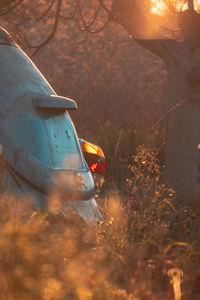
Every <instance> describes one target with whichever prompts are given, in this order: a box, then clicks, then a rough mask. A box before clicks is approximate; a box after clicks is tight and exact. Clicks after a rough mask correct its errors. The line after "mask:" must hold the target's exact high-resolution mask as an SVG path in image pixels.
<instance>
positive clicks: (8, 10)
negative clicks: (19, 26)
mask: <svg viewBox="0 0 200 300" xmlns="http://www.w3.org/2000/svg"><path fill="white" fill-rule="evenodd" d="M23 1H24V0H19V1H18V2H17V3H15V4H14V5H10V6H9V7H8V8H7V9H6V11H4V12H2V13H1V12H0V16H4V15H6V14H8V13H10V12H11V11H12V10H13V9H15V8H16V7H17V6H18V5H20V4H21V3H22V2H23Z"/></svg>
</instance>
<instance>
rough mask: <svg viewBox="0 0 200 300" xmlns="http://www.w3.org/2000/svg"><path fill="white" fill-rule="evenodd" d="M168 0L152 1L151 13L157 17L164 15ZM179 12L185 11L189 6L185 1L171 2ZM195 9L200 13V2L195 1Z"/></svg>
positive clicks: (199, 0) (198, 0)
mask: <svg viewBox="0 0 200 300" xmlns="http://www.w3.org/2000/svg"><path fill="white" fill-rule="evenodd" d="M166 2H167V1H166V0H151V13H152V14H155V15H160V16H162V15H164V14H165V13H166V12H167V10H168V7H167V4H166ZM171 3H172V4H173V6H174V7H175V8H176V10H177V11H183V10H186V9H187V8H188V5H187V3H186V2H185V1H183V0H177V1H171ZM194 8H195V10H196V11H200V0H194Z"/></svg>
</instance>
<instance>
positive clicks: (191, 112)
mask: <svg viewBox="0 0 200 300" xmlns="http://www.w3.org/2000/svg"><path fill="white" fill-rule="evenodd" d="M167 138H168V142H167V145H166V156H165V169H164V182H165V183H167V184H168V185H169V186H170V187H172V188H173V189H174V190H175V191H176V193H177V198H178V200H179V201H180V202H181V203H182V204H190V205H191V203H193V204H194V203H196V202H197V196H198V168H199V149H198V144H200V104H196V103H193V102H189V101H187V102H184V103H183V104H182V105H181V106H180V107H178V108H177V109H175V110H174V111H172V112H171V114H170V117H169V123H168V134H167Z"/></svg>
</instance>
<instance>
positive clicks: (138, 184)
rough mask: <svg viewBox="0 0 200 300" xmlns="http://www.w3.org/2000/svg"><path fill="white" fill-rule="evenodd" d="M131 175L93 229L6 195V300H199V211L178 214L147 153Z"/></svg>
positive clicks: (2, 295) (141, 152)
mask: <svg viewBox="0 0 200 300" xmlns="http://www.w3.org/2000/svg"><path fill="white" fill-rule="evenodd" d="M129 172H130V173H129V176H128V178H126V180H125V183H124V186H123V188H122V192H121V193H115V192H113V191H112V189H111V190H110V191H109V190H108V189H107V192H105V197H104V200H101V201H100V205H101V209H102V214H103V216H104V221H103V222H100V223H98V224H97V225H95V226H90V225H87V224H86V223H85V222H84V221H83V220H82V218H81V217H79V216H77V215H75V214H74V213H73V211H71V214H70V216H69V217H68V218H65V217H64V216H63V215H62V214H60V213H58V212H54V211H52V210H50V211H49V212H41V211H40V212H33V211H31V210H29V208H27V207H24V206H23V204H22V203H23V199H20V198H16V197H14V196H13V195H12V194H10V193H9V192H6V193H4V194H2V195H1V199H0V207H1V219H0V299H1V300H4V299H6V300H18V299H19V300H32V299H34V300H64V299H65V300H66V299H67V300H68V299H69V300H71V299H72V300H73V299H75V300H107V299H109V300H125V299H127V300H144V299H151V300H153V299H155V300H161V299H162V300H165V299H168V300H169V299H175V300H180V299H200V235H199V233H200V214H199V211H197V210H194V209H192V208H187V207H181V208H180V207H176V206H175V204H174V199H175V194H174V192H173V191H172V190H170V189H167V188H166V187H165V186H163V185H162V184H160V175H161V171H160V167H159V164H158V161H157V157H156V153H154V152H152V151H151V150H150V149H149V148H148V147H144V146H140V147H138V148H137V151H136V154H135V155H134V157H133V162H132V164H130V165H129ZM51 201H53V200H52V197H51ZM49 204H50V205H51V203H49Z"/></svg>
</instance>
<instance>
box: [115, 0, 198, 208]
mask: <svg viewBox="0 0 200 300" xmlns="http://www.w3.org/2000/svg"><path fill="white" fill-rule="evenodd" d="M154 2H155V1H154ZM166 2H167V1H166ZM166 2H165V3H166ZM171 2H172V1H171ZM177 2H178V1H176V3H175V5H173V4H172V3H169V1H168V7H167V5H166V9H167V8H168V13H170V9H171V14H172V15H173V18H174V19H175V18H176V23H177V26H178V29H179V36H178V37H176V38H174V37H173V38H170V37H165V36H162V33H161V31H162V30H160V32H158V31H157V32H156V31H155V30H152V23H153V21H155V16H153V14H152V16H150V18H149V16H148V17H147V16H145V15H144V10H143V8H142V7H141V6H139V5H137V1H134V0H129V1H126V2H125V3H124V2H123V1H121V0H114V1H113V6H112V8H113V10H112V12H113V19H114V20H115V21H116V22H118V23H120V24H121V25H122V26H123V27H124V28H125V29H126V30H127V31H128V32H129V34H131V35H132V36H133V38H135V40H136V41H137V42H138V43H139V44H140V45H142V46H143V47H145V48H147V49H149V50H150V51H152V52H153V53H154V54H156V55H157V56H159V57H160V58H161V59H162V60H163V61H164V63H165V66H166V68H167V71H168V89H167V93H168V95H167V98H168V102H169V103H170V104H171V106H172V107H173V106H175V105H176V104H177V103H178V102H180V101H181V102H182V105H181V106H180V107H179V109H178V110H174V111H172V112H171V113H170V118H169V123H168V134H167V135H168V141H167V145H166V159H165V169H164V180H165V182H166V183H167V184H169V185H170V186H171V187H173V188H174V189H175V191H176V193H177V196H178V198H179V199H180V200H181V202H182V203H184V202H185V201H187V200H188V199H189V200H190V201H192V200H193V202H196V200H197V196H198V180H197V177H198V167H199V164H198V161H199V142H200V106H199V103H198V102H199V100H200V94H199V92H200V67H199V66H200V56H199V54H200V35H199V27H200V15H199V14H198V13H197V12H196V11H195V10H194V3H193V1H192V0H190V1H188V8H187V9H186V10H180V11H179V12H177V11H176V5H177ZM179 2H180V1H179ZM163 4H164V2H163ZM169 4H170V5H171V6H169ZM181 8H182V9H183V6H182V7H181ZM172 10H173V13H172ZM136 13H137V14H138V15H139V17H138V18H137V17H136ZM133 16H134V17H133ZM139 18H140V20H142V21H143V22H144V24H145V22H146V25H147V26H149V28H148V29H150V30H149V31H151V33H150V35H149V36H148V38H145V37H144V35H145V34H144V30H143V29H142V30H141V28H140V26H139V29H138V24H137V22H138V19H139ZM171 20H172V19H171ZM174 32H175V31H174ZM174 32H173V33H174ZM171 33H172V32H171ZM190 203H191V202H190Z"/></svg>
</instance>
